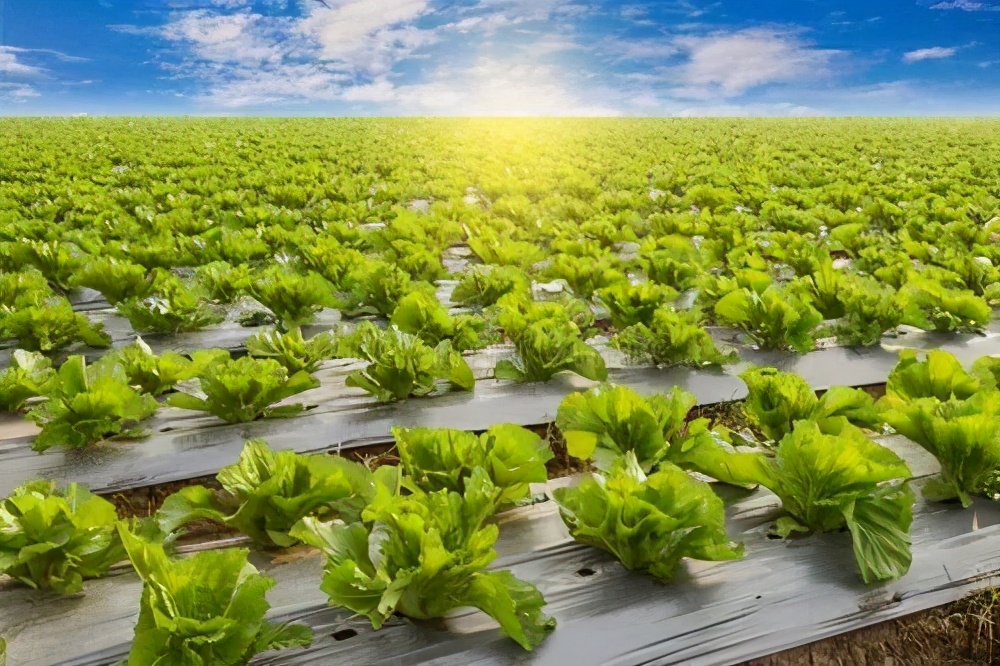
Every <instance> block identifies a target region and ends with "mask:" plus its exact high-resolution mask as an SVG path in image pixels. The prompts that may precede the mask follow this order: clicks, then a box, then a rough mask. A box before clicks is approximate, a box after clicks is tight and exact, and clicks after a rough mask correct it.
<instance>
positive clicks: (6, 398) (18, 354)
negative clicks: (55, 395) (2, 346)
mask: <svg viewBox="0 0 1000 666" xmlns="http://www.w3.org/2000/svg"><path fill="white" fill-rule="evenodd" d="M55 374H56V371H55V370H53V369H52V361H50V360H49V359H47V358H45V357H44V356H42V355H41V354H39V353H38V352H29V351H24V350H23V349H15V350H14V352H13V353H12V354H11V355H10V367H9V368H7V369H6V370H0V409H2V410H5V411H8V412H19V411H21V410H22V409H24V406H25V405H26V404H27V402H28V401H29V400H31V399H32V398H37V397H38V396H40V395H43V394H44V393H45V392H46V391H47V390H48V386H49V383H50V382H51V381H52V379H53V378H54V377H55Z"/></svg>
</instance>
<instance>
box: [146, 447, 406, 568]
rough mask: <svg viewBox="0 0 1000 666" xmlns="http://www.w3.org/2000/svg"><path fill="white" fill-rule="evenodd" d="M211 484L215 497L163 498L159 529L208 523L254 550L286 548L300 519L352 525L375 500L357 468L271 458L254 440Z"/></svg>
mask: <svg viewBox="0 0 1000 666" xmlns="http://www.w3.org/2000/svg"><path fill="white" fill-rule="evenodd" d="M390 471H392V470H391V468H390ZM384 476H385V475H383V477H384ZM216 478H217V479H218V481H219V483H220V484H221V485H222V488H223V492H221V493H216V492H215V491H213V490H211V489H209V488H206V487H204V486H189V487H186V488H182V489H181V490H179V491H178V492H176V493H174V494H173V495H170V496H169V497H167V499H166V501H164V503H163V506H162V507H161V508H160V510H159V511H158V512H157V514H156V515H157V520H158V521H159V523H160V527H161V529H162V530H163V531H164V532H168V533H169V532H173V531H175V530H177V529H178V528H180V527H182V526H184V525H186V524H188V523H190V522H191V521H194V520H198V519H208V520H213V521H216V522H220V523H222V524H224V525H226V526H228V527H232V528H234V529H237V530H239V531H240V532H242V533H243V534H246V535H247V536H249V537H250V538H251V539H253V541H254V543H255V544H257V545H258V546H263V547H265V548H274V547H278V548H287V547H289V546H293V545H295V544H296V543H297V542H296V540H295V539H293V538H291V537H289V536H288V533H289V531H290V530H291V528H292V527H293V526H294V525H295V523H297V522H298V521H299V520H301V519H302V518H305V517H306V516H315V517H318V518H320V519H322V520H332V519H333V518H340V519H341V520H343V521H345V522H354V521H356V520H358V519H359V518H360V517H361V510H362V509H363V508H364V507H365V506H367V505H368V503H369V502H370V501H371V500H372V499H373V498H374V496H375V479H376V477H375V476H374V475H373V474H372V473H371V472H370V471H369V470H368V469H367V468H366V467H365V466H364V465H361V464H360V463H356V462H352V461H350V460H347V459H345V458H341V457H339V456H330V455H325V454H317V455H300V454H297V453H295V452H294V451H279V452H275V451H272V450H271V449H270V448H269V447H268V446H267V443H266V442H264V441H263V440H259V439H252V440H249V441H248V442H247V443H246V445H245V446H244V447H243V452H242V453H241V454H240V459H239V462H237V463H236V464H234V465H230V466H229V467H224V468H222V469H221V470H220V471H219V474H218V475H217V476H216ZM392 485H395V484H392Z"/></svg>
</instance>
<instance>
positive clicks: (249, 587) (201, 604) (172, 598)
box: [118, 526, 312, 666]
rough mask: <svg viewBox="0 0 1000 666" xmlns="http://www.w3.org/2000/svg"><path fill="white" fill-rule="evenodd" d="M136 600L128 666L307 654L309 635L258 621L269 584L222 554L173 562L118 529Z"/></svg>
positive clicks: (193, 665) (237, 557)
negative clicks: (138, 586) (295, 651)
mask: <svg viewBox="0 0 1000 666" xmlns="http://www.w3.org/2000/svg"><path fill="white" fill-rule="evenodd" d="M118 531H119V534H120V535H121V540H122V543H123V544H124V546H125V549H126V551H127V553H128V558H129V560H131V562H132V566H133V567H135V571H136V573H137V574H139V578H141V579H142V582H143V588H142V598H141V600H140V602H139V620H138V622H137V623H136V626H135V639H134V640H133V642H132V649H131V651H130V652H129V656H128V666H150V664H178V665H184V666H244V665H245V664H247V663H249V662H250V660H251V659H252V658H253V657H254V656H255V655H257V654H259V653H261V652H264V651H266V650H277V649H283V648H289V647H306V646H308V645H310V644H311V643H312V631H311V630H310V629H309V628H308V627H306V626H304V625H294V624H284V625H277V624H274V623H271V622H268V621H267V620H265V619H264V615H265V614H266V613H267V611H268V609H269V608H270V605H269V604H268V603H267V601H266V599H265V598H264V597H265V595H266V593H267V591H268V590H269V589H271V588H272V587H273V586H274V579H273V578H269V577H267V576H264V575H262V574H260V573H258V572H257V569H256V568H254V566H253V565H251V564H250V563H249V562H248V561H247V556H248V555H249V551H247V550H246V549H240V548H224V549H220V550H209V551H205V552H201V553H197V554H195V555H192V556H190V557H185V558H182V559H178V560H171V559H170V558H169V557H168V556H167V554H166V552H165V551H164V549H163V546H161V545H160V544H157V543H151V542H149V541H145V540H144V539H142V538H140V537H138V536H135V535H134V534H132V533H130V532H129V531H128V530H127V529H125V527H124V526H120V527H119V528H118Z"/></svg>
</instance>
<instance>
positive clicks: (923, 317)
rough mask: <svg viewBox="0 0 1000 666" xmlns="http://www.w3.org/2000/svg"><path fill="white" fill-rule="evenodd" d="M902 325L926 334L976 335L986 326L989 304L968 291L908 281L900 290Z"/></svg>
mask: <svg viewBox="0 0 1000 666" xmlns="http://www.w3.org/2000/svg"><path fill="white" fill-rule="evenodd" d="M902 296H903V298H905V299H906V301H905V302H906V310H905V313H904V317H903V323H904V324H910V325H911V326H916V327H917V328H922V329H925V330H929V331H943V332H944V331H979V330H982V329H983V328H984V327H985V326H986V325H987V324H989V322H990V316H991V312H992V311H991V310H990V306H989V304H988V303H987V302H986V301H985V300H984V299H983V298H982V297H980V296H976V295H975V294H974V293H973V292H971V291H968V290H959V289H949V288H947V287H945V286H943V285H941V284H940V283H938V282H934V281H932V280H927V279H922V278H918V277H911V278H910V280H909V281H908V282H907V283H906V284H905V285H904V286H903V289H902Z"/></svg>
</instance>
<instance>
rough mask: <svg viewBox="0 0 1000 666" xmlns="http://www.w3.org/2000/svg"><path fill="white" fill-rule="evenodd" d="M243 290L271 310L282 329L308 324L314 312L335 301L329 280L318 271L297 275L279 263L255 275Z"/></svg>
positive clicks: (313, 316)
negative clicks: (245, 289) (317, 272)
mask: <svg viewBox="0 0 1000 666" xmlns="http://www.w3.org/2000/svg"><path fill="white" fill-rule="evenodd" d="M247 292H248V293H249V294H250V296H252V297H253V298H254V299H256V300H257V301H258V302H260V303H261V305H263V306H264V307H266V308H267V309H268V310H270V311H271V312H273V313H274V316H275V317H277V318H278V320H279V321H280V322H281V325H282V326H283V327H284V328H285V329H286V330H287V329H289V328H291V327H293V326H301V325H303V324H308V323H309V322H311V321H312V320H313V319H314V318H315V316H316V313H317V312H319V311H320V310H322V309H323V308H328V307H330V308H332V307H335V306H336V304H337V303H336V299H334V294H333V289H332V287H331V286H330V283H329V282H327V281H326V280H324V279H323V278H322V277H320V276H319V275H318V274H316V273H308V274H306V275H300V274H299V273H294V272H292V271H290V270H288V269H287V268H284V267H281V266H273V267H271V268H269V269H267V270H266V271H264V272H263V273H262V274H260V275H257V276H255V277H254V279H253V280H252V281H251V282H250V284H249V286H248V287H247Z"/></svg>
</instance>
